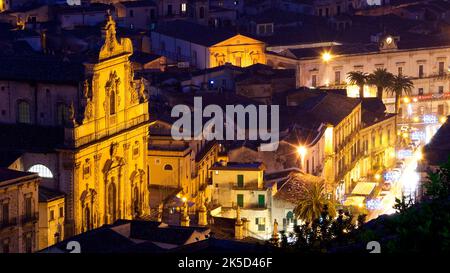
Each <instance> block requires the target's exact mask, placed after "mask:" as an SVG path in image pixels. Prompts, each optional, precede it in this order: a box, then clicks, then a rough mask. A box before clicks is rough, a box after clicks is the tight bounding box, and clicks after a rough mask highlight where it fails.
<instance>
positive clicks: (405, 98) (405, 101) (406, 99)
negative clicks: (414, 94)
mask: <svg viewBox="0 0 450 273" xmlns="http://www.w3.org/2000/svg"><path fill="white" fill-rule="evenodd" d="M403 102H404V103H410V102H411V100H410V99H409V98H408V97H404V98H403Z"/></svg>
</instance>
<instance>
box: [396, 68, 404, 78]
mask: <svg viewBox="0 0 450 273" xmlns="http://www.w3.org/2000/svg"><path fill="white" fill-rule="evenodd" d="M397 71H398V73H397V74H398V75H399V76H401V75H403V67H401V66H399V67H398V68H397Z"/></svg>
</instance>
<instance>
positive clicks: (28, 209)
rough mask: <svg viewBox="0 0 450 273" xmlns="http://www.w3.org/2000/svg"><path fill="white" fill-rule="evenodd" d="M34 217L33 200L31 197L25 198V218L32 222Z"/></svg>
mask: <svg viewBox="0 0 450 273" xmlns="http://www.w3.org/2000/svg"><path fill="white" fill-rule="evenodd" d="M32 216H33V200H32V199H31V197H25V218H26V219H28V220H31V218H32Z"/></svg>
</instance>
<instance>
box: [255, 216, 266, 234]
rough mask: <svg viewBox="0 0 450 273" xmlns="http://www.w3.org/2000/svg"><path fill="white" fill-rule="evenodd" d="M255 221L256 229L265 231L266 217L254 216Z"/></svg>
mask: <svg viewBox="0 0 450 273" xmlns="http://www.w3.org/2000/svg"><path fill="white" fill-rule="evenodd" d="M255 223H256V225H257V226H258V231H266V218H265V217H258V218H255Z"/></svg>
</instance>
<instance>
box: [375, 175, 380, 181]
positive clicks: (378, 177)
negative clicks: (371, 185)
mask: <svg viewBox="0 0 450 273" xmlns="http://www.w3.org/2000/svg"><path fill="white" fill-rule="evenodd" d="M380 179H381V175H380V174H379V173H377V174H375V180H377V181H379V180H380Z"/></svg>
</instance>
